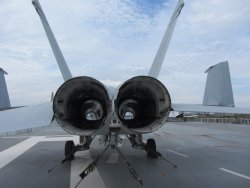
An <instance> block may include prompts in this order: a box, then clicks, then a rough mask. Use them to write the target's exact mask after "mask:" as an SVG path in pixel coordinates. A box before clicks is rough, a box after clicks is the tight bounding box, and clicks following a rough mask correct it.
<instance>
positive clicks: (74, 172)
mask: <svg viewBox="0 0 250 188" xmlns="http://www.w3.org/2000/svg"><path fill="white" fill-rule="evenodd" d="M91 162H92V159H91V157H90V152H89V151H81V152H77V153H76V154H75V159H74V160H73V161H71V173H70V188H74V187H75V185H76V184H77V183H78V181H79V180H80V179H81V178H80V177H79V174H80V173H81V172H82V171H83V170H84V169H85V168H86V167H87V166H88V165H89V163H91ZM80 187H98V188H105V184H104V183H103V180H102V178H101V176H100V174H99V172H98V168H95V170H94V171H93V172H91V174H89V175H88V176H87V177H86V179H84V180H83V181H82V182H81V183H80V185H79V188H80Z"/></svg>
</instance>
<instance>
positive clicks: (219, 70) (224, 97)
mask: <svg viewBox="0 0 250 188" xmlns="http://www.w3.org/2000/svg"><path fill="white" fill-rule="evenodd" d="M205 73H207V81H206V88H205V92H204V97H203V102H202V104H203V105H208V106H232V107H234V97H233V90H232V84H231V78H230V71H229V65H228V62H227V61H225V62H221V63H218V64H216V65H214V66H211V67H209V68H208V69H207V70H206V71H205Z"/></svg>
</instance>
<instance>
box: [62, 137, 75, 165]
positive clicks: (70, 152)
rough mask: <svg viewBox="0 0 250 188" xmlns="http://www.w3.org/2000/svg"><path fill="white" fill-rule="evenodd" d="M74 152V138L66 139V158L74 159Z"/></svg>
mask: <svg viewBox="0 0 250 188" xmlns="http://www.w3.org/2000/svg"><path fill="white" fill-rule="evenodd" d="M74 153H75V144H74V142H73V140H68V141H66V143H65V148H64V155H65V158H67V159H68V160H70V161H72V160H73V159H74Z"/></svg>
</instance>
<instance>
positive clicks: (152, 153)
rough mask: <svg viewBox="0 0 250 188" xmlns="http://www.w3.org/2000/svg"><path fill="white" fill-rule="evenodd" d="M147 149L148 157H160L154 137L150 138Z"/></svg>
mask: <svg viewBox="0 0 250 188" xmlns="http://www.w3.org/2000/svg"><path fill="white" fill-rule="evenodd" d="M146 151H147V156H148V158H151V159H156V158H157V157H158V155H157V152H156V143H155V140H154V139H153V138H149V139H148V140H147V143H146Z"/></svg>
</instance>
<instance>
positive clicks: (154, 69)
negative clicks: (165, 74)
mask: <svg viewBox="0 0 250 188" xmlns="http://www.w3.org/2000/svg"><path fill="white" fill-rule="evenodd" d="M183 6H184V1H183V0H179V2H178V4H177V5H176V8H175V10H174V13H173V15H172V17H171V19H170V22H169V24H168V27H167V29H166V31H165V34H164V36H163V38H162V41H161V44H160V47H159V48H158V51H157V54H156V56H155V58H154V61H153V63H152V65H151V68H150V70H149V73H148V76H151V77H154V78H158V76H159V73H160V70H161V66H162V63H163V61H164V58H165V55H166V52H167V49H168V46H169V43H170V40H171V38H172V35H173V31H174V28H175V25H176V22H177V19H178V17H179V15H180V13H181V10H182V8H183Z"/></svg>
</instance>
